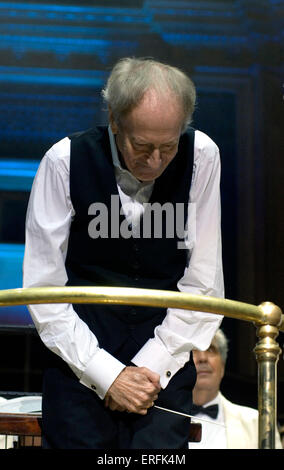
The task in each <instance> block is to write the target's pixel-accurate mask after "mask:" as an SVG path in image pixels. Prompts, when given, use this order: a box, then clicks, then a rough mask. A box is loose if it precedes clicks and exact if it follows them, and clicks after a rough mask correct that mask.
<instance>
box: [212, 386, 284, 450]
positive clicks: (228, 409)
mask: <svg viewBox="0 0 284 470" xmlns="http://www.w3.org/2000/svg"><path fill="white" fill-rule="evenodd" d="M220 401H221V406H222V407H223V412H224V420H225V424H226V434H227V448H228V449H258V410H256V409H254V408H249V407H247V406H241V405H236V404H235V403H232V402H230V401H229V400H227V399H226V398H225V397H224V396H223V395H222V394H221V393H220ZM276 449H282V445H281V440H280V435H279V432H278V430H276Z"/></svg>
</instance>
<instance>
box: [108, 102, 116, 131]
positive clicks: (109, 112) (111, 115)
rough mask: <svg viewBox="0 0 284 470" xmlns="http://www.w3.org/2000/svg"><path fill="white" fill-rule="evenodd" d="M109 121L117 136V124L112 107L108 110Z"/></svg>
mask: <svg viewBox="0 0 284 470" xmlns="http://www.w3.org/2000/svg"><path fill="white" fill-rule="evenodd" d="M108 119H109V124H110V127H111V131H112V133H113V134H117V124H116V121H115V119H114V116H113V112H112V109H111V107H110V106H109V108H108Z"/></svg>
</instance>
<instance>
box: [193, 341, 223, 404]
mask: <svg viewBox="0 0 284 470" xmlns="http://www.w3.org/2000/svg"><path fill="white" fill-rule="evenodd" d="M193 360H194V363H195V367H196V372H197V379H196V384H195V390H196V393H197V392H200V391H204V392H205V391H207V392H208V394H209V395H212V399H213V398H214V397H215V396H216V395H217V393H218V391H219V387H220V383H221V380H222V378H223V376H224V370H225V367H224V363H223V361H222V358H221V355H220V353H219V350H218V348H217V344H216V340H215V339H213V341H212V343H211V346H210V347H209V349H207V351H197V350H194V351H193ZM208 401H209V400H208Z"/></svg>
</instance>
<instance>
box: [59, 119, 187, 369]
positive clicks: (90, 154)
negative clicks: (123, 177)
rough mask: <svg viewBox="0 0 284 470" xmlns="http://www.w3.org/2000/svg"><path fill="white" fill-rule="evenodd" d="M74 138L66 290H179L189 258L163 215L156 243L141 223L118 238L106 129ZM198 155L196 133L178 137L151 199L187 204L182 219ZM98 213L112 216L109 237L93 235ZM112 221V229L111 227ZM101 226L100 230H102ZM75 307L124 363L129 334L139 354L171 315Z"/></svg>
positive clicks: (121, 219)
mask: <svg viewBox="0 0 284 470" xmlns="http://www.w3.org/2000/svg"><path fill="white" fill-rule="evenodd" d="M70 139H71V159H70V192H71V200H72V204H73V207H74V209H75V217H74V220H73V222H72V224H71V229H70V237H69V244H68V251H67V257H66V270H67V275H68V282H67V285H73V286H76V285H77V286H87V285H94V286H118V287H138V288H147V289H165V290H177V282H178V280H179V279H180V278H181V277H182V275H183V273H184V269H185V267H186V263H187V253H186V250H184V249H178V248H177V247H178V241H180V240H181V239H180V238H178V236H177V234H176V229H175V230H174V236H172V234H171V235H170V237H169V236H168V235H169V234H167V232H166V227H167V224H166V217H167V215H166V211H162V214H163V217H162V221H163V222H162V230H161V233H159V235H158V237H159V238H155V237H154V236H151V237H150V238H149V237H148V236H147V238H143V236H142V235H143V230H142V227H143V221H142V222H141V231H140V234H141V235H140V237H139V238H134V237H130V238H124V237H123V236H121V234H120V233H119V232H120V230H117V228H118V227H121V226H122V225H121V224H124V226H126V224H127V222H126V219H125V216H124V214H123V213H122V211H121V202H120V200H119V197H118V190H117V185H116V180H115V174H114V167H113V163H112V156H111V149H110V142H109V136H108V130H107V128H106V127H98V128H94V129H90V130H88V131H85V132H82V133H77V134H73V135H71V136H70ZM193 154H194V130H193V129H189V130H188V131H187V133H185V134H183V135H182V136H181V139H180V143H179V148H178V153H177V155H176V156H175V158H174V159H173V160H172V162H171V163H170V164H169V165H168V167H167V168H166V170H165V171H164V172H163V174H162V175H161V176H160V177H159V178H158V179H157V180H156V181H155V185H154V189H153V193H152V196H151V199H150V201H149V202H150V203H151V204H153V203H159V204H161V205H163V204H165V203H171V204H172V205H173V207H174V208H175V207H176V206H175V205H176V203H183V204H185V206H184V207H185V212H184V216H183V217H184V222H185V221H186V213H187V204H188V197H189V191H190V184H191V178H192V168H193ZM114 196H116V197H115V198H114ZM114 199H115V201H116V203H115V204H113V201H114ZM94 203H95V204H96V208H100V207H101V208H104V210H103V209H102V210H101V212H100V211H98V212H97V213H96V215H94V213H93V214H92V215H90V214H89V208H90V206H91V204H94ZM99 204H101V206H100V205H99ZM117 204H118V205H117ZM113 207H116V208H115V210H114V211H113V212H115V213H111V209H112V208H113ZM180 207H181V206H180ZM118 210H119V212H121V213H120V214H118ZM99 214H100V215H101V216H102V217H103V216H104V215H105V214H107V219H103V220H104V227H103V228H104V229H106V228H107V232H106V231H105V230H102V231H101V234H102V233H103V234H104V236H105V235H106V236H105V238H103V237H97V238H93V237H94V234H93V232H92V231H91V230H90V227H91V223H92V220H93V221H94V219H95V218H96V217H97V215H99ZM144 217H145V216H144ZM96 220H97V221H98V219H96ZM148 220H149V219H148ZM114 222H116V224H114ZM111 224H113V227H115V229H111V227H112V226H111ZM153 226H154V222H153V219H152V227H153ZM100 227H102V226H99V225H98V226H97V229H98V231H99V230H100ZM112 230H113V231H112ZM90 235H91V236H90ZM111 235H115V237H112V236H111ZM148 235H149V234H148ZM152 235H154V234H152ZM156 235H157V234H156ZM74 309H75V310H76V312H77V313H78V315H79V316H80V317H81V318H82V319H83V320H84V321H85V322H86V323H87V324H88V326H89V328H90V329H91V330H92V331H93V332H94V333H95V335H96V336H97V338H98V341H99V344H100V347H103V348H104V349H106V350H107V351H108V352H110V353H111V354H113V355H115V356H116V357H117V358H119V359H120V360H126V359H127V358H125V357H120V354H119V351H120V349H121V347H122V346H123V345H124V344H125V343H126V342H127V340H128V338H129V336H131V337H132V338H133V339H134V341H135V343H136V344H137V350H139V348H140V347H141V346H142V345H143V344H144V343H145V342H146V341H147V339H148V338H150V337H152V336H153V332H154V328H155V326H156V325H157V324H159V323H161V321H162V320H163V318H164V316H165V314H166V309H160V308H152V307H133V306H115V305H106V304H81V305H78V304H76V305H74Z"/></svg>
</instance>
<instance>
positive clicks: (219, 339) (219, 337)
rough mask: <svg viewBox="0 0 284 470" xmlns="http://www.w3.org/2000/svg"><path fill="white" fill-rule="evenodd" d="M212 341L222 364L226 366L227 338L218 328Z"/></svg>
mask: <svg viewBox="0 0 284 470" xmlns="http://www.w3.org/2000/svg"><path fill="white" fill-rule="evenodd" d="M213 340H215V342H216V346H217V348H218V351H219V353H220V356H221V358H222V361H223V363H224V364H226V360H227V356H228V350H229V347H228V338H227V337H226V335H225V333H224V332H223V331H222V330H221V329H220V328H219V330H217V332H216V334H215V336H214V338H213Z"/></svg>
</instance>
